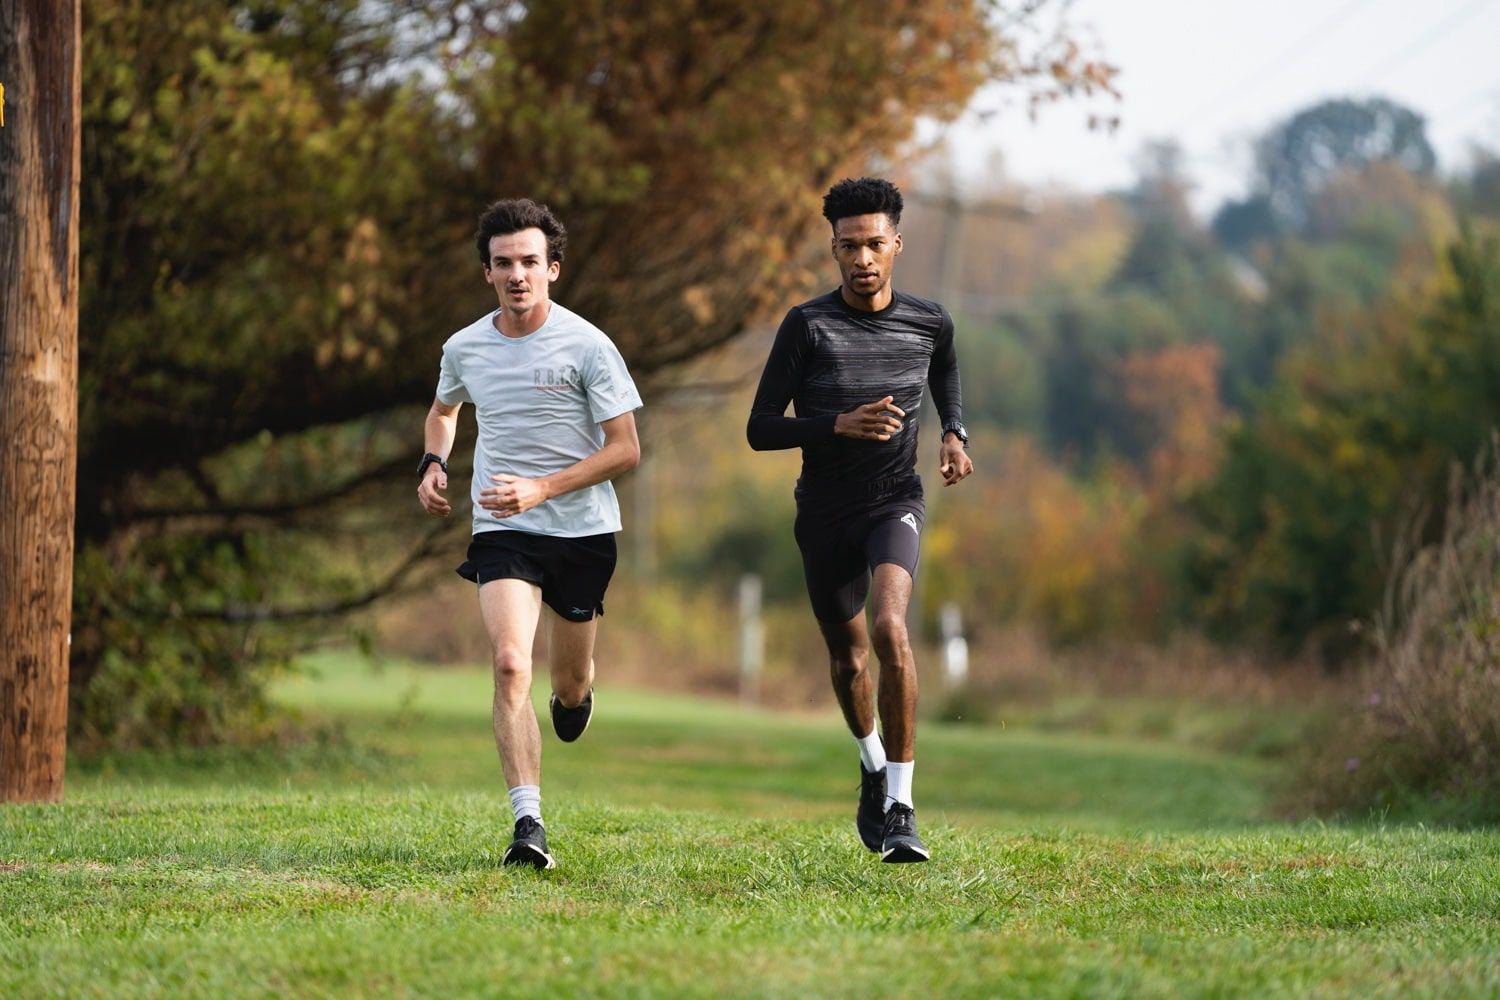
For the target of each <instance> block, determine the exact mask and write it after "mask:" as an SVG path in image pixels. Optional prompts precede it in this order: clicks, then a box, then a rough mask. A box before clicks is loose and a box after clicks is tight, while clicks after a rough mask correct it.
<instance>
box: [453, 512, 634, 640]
mask: <svg viewBox="0 0 1500 1000" xmlns="http://www.w3.org/2000/svg"><path fill="white" fill-rule="evenodd" d="M615 559H616V551H615V536H614V535H612V534H605V535H588V536H585V537H583V538H561V537H558V536H556V535H537V534H533V533H532V532H529V531H511V530H508V529H507V530H500V531H481V532H480V533H479V534H477V535H475V536H474V540H473V541H472V542H470V543H469V558H468V559H467V560H465V561H464V563H463V565H462V566H459V567H458V569H457V570H456V572H457V573H458V575H459V576H461V577H463V578H464V579H465V580H470V581H472V582H474V583H477V584H479V585H480V586H481V587H483V586H484V585H485V584H487V583H489V582H490V581H492V580H525V581H527V582H528V583H534V584H536V585H537V586H538V587H540V588H542V600H543V601H544V602H545V603H546V605H547V607H549V608H551V609H552V610H553V611H556V612H557V613H558V614H559V615H561V616H562V617H564V618H566V619H568V621H574V622H586V621H588V620H590V619H591V618H593V617H594V615H596V614H600V615H602V614H604V591H605V590H606V589H607V588H608V587H609V579H610V577H612V576H614V573H615Z"/></svg>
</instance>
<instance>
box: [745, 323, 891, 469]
mask: <svg viewBox="0 0 1500 1000" xmlns="http://www.w3.org/2000/svg"><path fill="white" fill-rule="evenodd" d="M811 346H812V345H811V344H810V343H809V341H808V336H807V320H806V319H804V318H803V316H802V311H801V310H800V309H793V310H791V311H790V312H788V313H787V314H786V319H784V320H782V321H781V328H780V329H778V330H777V331H776V343H775V344H773V345H772V346H771V355H770V357H768V358H766V367H765V370H764V371H762V372H761V375H760V386H759V387H758V388H757V389H756V390H755V402H754V403H752V404H750V422H749V423H748V424H747V425H746V426H745V438H746V440H748V441H749V442H750V447H751V448H754V449H755V450H756V451H779V450H781V449H783V448H801V447H803V446H804V445H809V444H813V443H815V442H817V441H826V440H827V439H828V438H831V437H833V436H834V435H838V436H840V437H852V438H863V439H865V440H868V441H889V440H890V439H891V435H892V434H895V433H896V432H898V431H899V430H901V420H900V418H901V417H904V416H906V412H905V411H904V410H902V409H901V408H900V407H899V406H897V405H896V404H895V399H894V397H892V396H886V397H885V398H884V399H878V400H876V401H875V402H873V403H865V404H864V405H863V406H856V407H855V408H854V409H852V410H849V411H848V412H846V413H835V414H830V415H828V416H821V417H789V416H787V415H786V407H787V404H788V403H790V402H791V400H792V396H793V395H795V394H796V392H797V387H798V386H800V385H801V384H802V373H803V370H804V369H805V367H806V364H807V355H808V352H809V350H810V349H811Z"/></svg>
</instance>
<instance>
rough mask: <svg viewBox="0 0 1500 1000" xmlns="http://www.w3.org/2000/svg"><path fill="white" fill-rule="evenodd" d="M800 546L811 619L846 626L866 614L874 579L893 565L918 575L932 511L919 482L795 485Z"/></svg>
mask: <svg viewBox="0 0 1500 1000" xmlns="http://www.w3.org/2000/svg"><path fill="white" fill-rule="evenodd" d="M796 495H797V525H796V529H795V531H796V536H797V547H798V548H799V549H801V550H802V572H803V575H804V576H805V577H806V578H807V596H808V598H809V599H810V600H811V601H812V609H813V615H814V616H815V617H816V618H817V619H818V621H820V622H829V623H834V622H846V621H848V620H849V619H851V618H853V617H854V616H855V615H857V614H859V613H860V611H862V610H864V606H865V598H866V597H868V596H869V593H870V574H871V573H872V572H873V571H874V569H875V567H876V566H879V565H880V564H881V563H895V564H896V565H897V566H900V567H902V568H903V569H905V570H906V571H907V572H908V573H910V574H911V576H912V579H913V580H915V579H916V576H917V560H918V557H919V556H920V554H921V547H922V525H923V522H924V520H925V519H926V516H927V507H926V504H925V503H924V502H923V500H922V480H921V479H919V478H918V477H917V476H916V475H908V476H901V477H898V478H896V479H885V480H880V481H878V482H873V483H826V482H817V481H811V482H810V481H808V480H807V479H806V478H804V479H802V480H800V481H799V482H798V484H797V494H796Z"/></svg>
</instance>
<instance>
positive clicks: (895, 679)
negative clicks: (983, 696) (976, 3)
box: [746, 177, 974, 863]
mask: <svg viewBox="0 0 1500 1000" xmlns="http://www.w3.org/2000/svg"><path fill="white" fill-rule="evenodd" d="M823 216H824V218H826V219H827V220H828V222H829V224H830V225H832V227H833V259H834V260H835V261H837V262H838V266H839V274H840V276H841V278H842V284H841V285H840V287H839V288H838V289H836V290H835V291H832V292H829V293H828V294H827V295H822V296H819V297H818V298H815V299H813V300H811V301H809V302H804V303H802V304H801V305H800V306H795V307H794V308H793V309H792V310H791V311H790V312H788V313H787V315H786V319H784V320H782V322H781V328H780V329H779V330H778V331H777V333H776V342H775V345H774V346H773V347H772V348H771V355H770V357H769V358H768V359H767V360H766V368H765V372H764V373H763V374H762V375H761V379H760V388H759V389H758V390H757V391H756V394H755V402H754V404H753V405H752V406H751V408H750V423H749V426H748V428H747V430H746V436H747V437H748V438H749V440H750V447H752V448H754V449H755V450H756V451H768V450H773V449H779V448H798V447H800V448H801V449H802V476H801V478H799V479H798V480H797V490H796V497H797V523H796V526H795V528H794V533H795V535H796V538H797V546H798V548H800V549H801V550H802V567H803V573H804V575H805V576H806V578H807V593H808V597H809V598H811V600H812V610H813V615H814V616H815V617H816V618H817V620H818V626H819V628H820V629H821V630H822V632H823V638H824V640H825V642H826V643H827V645H828V653H829V657H830V661H831V662H830V673H831V675H832V679H833V692H834V695H835V696H836V697H837V698H838V703H839V708H840V709H842V710H843V713H844V721H845V722H847V723H848V725H849V730H850V732H852V733H853V734H854V738H855V740H856V741H857V742H858V743H859V758H860V768H859V770H860V795H859V808H858V811H857V813H856V817H855V818H856V825H857V827H858V830H859V836H860V839H861V840H862V841H863V842H864V845H865V846H866V847H868V848H869V849H870V850H872V851H876V852H878V853H879V854H880V859H881V860H882V861H887V862H893V863H900V862H912V861H926V860H927V858H928V852H927V848H926V846H925V845H924V844H923V843H922V839H921V837H919V836H918V835H917V819H916V812H915V810H914V809H913V806H912V795H911V784H912V769H913V767H914V766H915V762H914V754H915V750H916V708H917V672H916V663H915V661H914V660H913V658H912V651H911V643H910V641H909V640H908V637H907V633H906V606H907V602H908V601H910V599H911V590H912V579H913V578H914V577H915V576H916V572H917V556H918V553H919V551H920V543H921V536H922V523H923V518H924V516H925V513H926V508H925V507H924V505H923V500H922V480H921V478H920V477H919V476H918V475H917V472H916V463H917V415H918V412H919V410H920V409H921V405H922V391H923V387H924V386H930V387H931V389H932V400H933V403H934V404H935V405H936V408H937V414H938V419H939V420H941V421H942V452H941V454H940V456H939V460H938V470H939V472H941V473H942V476H943V485H944V486H952V485H953V484H954V483H957V482H959V481H960V480H962V479H964V478H965V477H967V476H968V475H969V474H970V473H971V472H973V471H974V465H973V463H972V462H971V461H969V456H968V454H967V452H966V450H965V446H966V445H967V444H968V441H969V438H968V433H967V432H966V431H965V430H964V425H963V422H962V416H963V413H962V402H961V397H960V393H959V383H958V355H957V353H956V352H955V350H954V346H953V319H952V318H951V317H950V316H949V315H948V312H947V310H946V309H944V308H943V307H942V306H940V305H938V304H937V303H936V302H928V301H927V300H925V299H919V298H917V297H916V296H914V295H907V294H905V293H904V292H897V291H896V290H895V289H893V288H892V287H891V270H892V268H893V267H894V265H895V263H896V257H897V256H898V255H900V253H901V233H900V232H899V231H898V229H897V227H898V226H899V225H900V222H901V192H900V191H898V190H897V189H896V186H895V185H894V184H892V183H891V182H890V181H886V180H880V179H877V178H872V177H864V178H861V179H859V180H847V179H846V180H843V181H840V182H839V183H837V184H835V185H834V186H833V187H832V188H831V189H830V190H829V191H828V194H827V195H826V196H824V198H823ZM788 402H791V403H793V404H794V405H795V409H796V416H794V417H788V416H786V415H785V414H786V406H787V403H788ZM872 575H873V581H874V583H873V587H872V586H871V578H872ZM867 596H870V597H871V600H872V603H873V609H872V610H873V618H874V624H873V633H874V634H873V636H872V635H871V634H870V633H869V632H867V631H866V628H865V615H864V609H865V599H866V597H867ZM872 638H873V642H874V647H875V655H876V657H877V658H878V659H879V660H880V683H879V697H878V699H877V697H876V685H875V683H874V681H872V680H871V678H870V672H869V670H868V669H867V665H868V662H869V658H870V646H871V641H872ZM877 701H878V704H879V708H880V722H881V726H882V729H883V730H884V733H885V739H886V742H885V743H884V744H882V742H881V738H880V735H879V734H878V733H877V732H876V730H875V708H876V704H877ZM888 755H889V756H888Z"/></svg>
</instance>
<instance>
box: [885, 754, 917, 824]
mask: <svg viewBox="0 0 1500 1000" xmlns="http://www.w3.org/2000/svg"><path fill="white" fill-rule="evenodd" d="M916 766H917V762H916V761H914V760H907V761H895V760H888V761H886V763H885V809H886V812H890V810H891V806H892V805H893V804H895V803H897V802H899V803H901V804H902V805H904V806H910V805H911V804H912V802H911V771H912V768H914V767H916Z"/></svg>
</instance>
